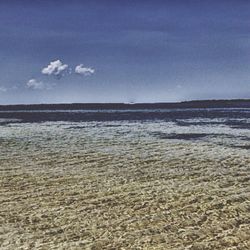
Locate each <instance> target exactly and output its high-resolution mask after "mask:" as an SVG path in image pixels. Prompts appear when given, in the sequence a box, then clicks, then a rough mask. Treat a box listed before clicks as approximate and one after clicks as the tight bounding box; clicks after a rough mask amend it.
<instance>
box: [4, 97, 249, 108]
mask: <svg viewBox="0 0 250 250" xmlns="http://www.w3.org/2000/svg"><path fill="white" fill-rule="evenodd" d="M176 108H250V99H233V100H195V101H184V102H161V103H63V104H17V105H0V111H5V110H6V111H7V110H8V111H9V110H91V109H93V110H94V109H101V110H106V109H107V110H110V109H120V110H123V109H131V110H133V109H176Z"/></svg>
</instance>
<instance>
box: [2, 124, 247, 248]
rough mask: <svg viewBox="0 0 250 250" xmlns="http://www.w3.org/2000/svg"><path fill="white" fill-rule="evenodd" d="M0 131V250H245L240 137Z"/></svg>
mask: <svg viewBox="0 0 250 250" xmlns="http://www.w3.org/2000/svg"><path fill="white" fill-rule="evenodd" d="M0 132H1V133H0V171H1V175H0V192H1V196H0V225H1V226H0V246H1V249H10V250H12V249H180V250H182V249H197V250H198V249H241V250H244V249H250V234H249V232H250V200H249V197H250V185H249V184H250V154H249V152H250V151H249V149H248V148H247V146H248V145H249V144H250V143H249V140H248V138H249V137H250V132H249V130H244V129H237V128H229V127H225V126H224V125H223V126H221V127H220V126H218V125H216V124H215V125H211V124H210V125H209V124H208V125H203V126H195V127H192V126H177V125H176V124H173V123H171V122H169V123H167V122H152V121H151V122H126V121H123V122H121V121H116V122H100V123H96V122H81V123H74V122H45V123H24V124H19V123H13V124H5V125H3V126H1V127H0ZM195 134H197V135H196V136H195ZM164 135H165V136H164ZM175 135H176V136H175Z"/></svg>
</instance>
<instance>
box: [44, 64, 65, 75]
mask: <svg viewBox="0 0 250 250" xmlns="http://www.w3.org/2000/svg"><path fill="white" fill-rule="evenodd" d="M67 68H68V65H67V64H63V63H62V62H61V61H60V60H56V61H52V62H50V64H49V65H48V66H47V67H45V68H43V69H42V74H45V75H55V76H57V77H61V76H62V74H63V72H64V71H65V70H66V69H67Z"/></svg>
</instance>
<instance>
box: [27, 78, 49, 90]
mask: <svg viewBox="0 0 250 250" xmlns="http://www.w3.org/2000/svg"><path fill="white" fill-rule="evenodd" d="M26 86H27V88H29V89H35V90H43V89H47V90H48V89H51V88H52V86H51V85H48V84H45V83H44V82H42V81H37V80H36V79H34V78H32V79H30V80H29V81H28V82H27V83H26Z"/></svg>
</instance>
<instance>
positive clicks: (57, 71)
mask: <svg viewBox="0 0 250 250" xmlns="http://www.w3.org/2000/svg"><path fill="white" fill-rule="evenodd" d="M41 73H42V74H43V75H48V76H55V77H56V78H57V79H60V78H61V77H62V76H64V75H66V74H71V73H72V69H71V68H69V66H68V64H64V63H63V62H62V61H61V60H59V59H58V60H55V61H51V62H50V63H49V64H48V65H47V66H46V67H45V68H43V69H42V70H41ZM74 73H75V74H78V75H82V76H90V75H92V74H94V73H95V70H94V69H93V68H89V67H84V65H83V64H79V65H77V66H76V67H75V70H74ZM53 85H55V84H51V83H50V84H49V83H44V82H43V81H39V80H37V79H35V78H32V79H30V80H29V81H28V82H27V83H26V87H27V88H29V89H34V90H44V89H51V88H52V87H53ZM0 91H4V89H1V87H0Z"/></svg>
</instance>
